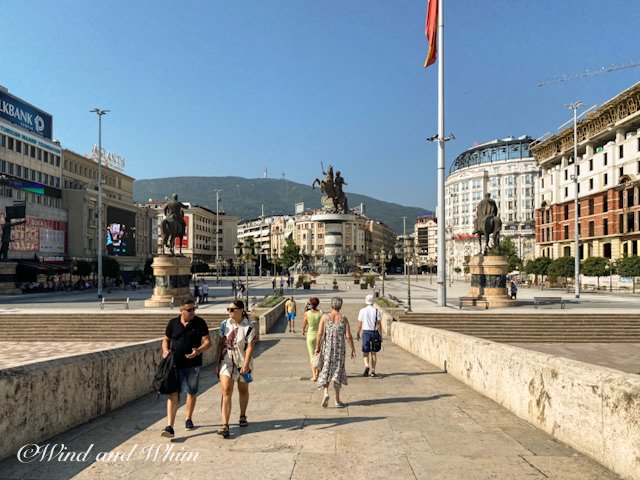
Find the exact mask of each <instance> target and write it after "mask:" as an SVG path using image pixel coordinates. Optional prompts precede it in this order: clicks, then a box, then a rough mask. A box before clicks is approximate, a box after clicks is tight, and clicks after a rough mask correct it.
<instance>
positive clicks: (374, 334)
mask: <svg viewBox="0 0 640 480" xmlns="http://www.w3.org/2000/svg"><path fill="white" fill-rule="evenodd" d="M374 338H380V333H379V332H378V331H377V330H363V331H362V353H370V352H373V350H371V340H373V339H374ZM373 353H375V352H373Z"/></svg>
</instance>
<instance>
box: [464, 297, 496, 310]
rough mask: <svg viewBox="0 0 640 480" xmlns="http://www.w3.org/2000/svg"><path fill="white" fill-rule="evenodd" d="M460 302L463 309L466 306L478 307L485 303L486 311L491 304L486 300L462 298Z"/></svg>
mask: <svg viewBox="0 0 640 480" xmlns="http://www.w3.org/2000/svg"><path fill="white" fill-rule="evenodd" d="M458 300H459V301H460V308H462V306H463V305H464V304H468V305H471V306H472V307H478V306H479V304H481V303H484V309H485V310H488V309H489V302H488V301H487V300H485V299H484V298H478V297H460V298H459V299H458Z"/></svg>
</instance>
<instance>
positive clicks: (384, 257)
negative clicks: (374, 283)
mask: <svg viewBox="0 0 640 480" xmlns="http://www.w3.org/2000/svg"><path fill="white" fill-rule="evenodd" d="M392 256H393V255H392V253H391V252H387V251H386V250H385V249H384V247H382V248H381V249H380V252H376V253H374V254H373V258H374V259H375V260H376V261H377V262H380V264H381V267H382V296H383V297H384V277H385V274H386V272H387V269H386V266H387V262H388V261H390V260H391V258H392Z"/></svg>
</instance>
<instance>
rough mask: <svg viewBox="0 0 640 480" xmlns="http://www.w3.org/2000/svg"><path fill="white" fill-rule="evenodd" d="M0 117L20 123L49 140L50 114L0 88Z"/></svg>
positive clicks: (50, 131) (50, 130)
mask: <svg viewBox="0 0 640 480" xmlns="http://www.w3.org/2000/svg"><path fill="white" fill-rule="evenodd" d="M0 118H4V119H6V120H9V121H10V122H11V123H15V124H16V125H20V126H21V127H22V128H26V129H27V130H31V131H32V132H34V133H38V134H40V135H42V136H43V137H46V138H48V139H50V140H51V135H52V133H53V132H52V123H53V119H52V117H51V115H49V114H48V113H45V112H43V111H42V110H39V109H37V108H35V107H32V106H31V105H29V104H27V103H24V102H23V101H21V100H19V99H17V98H16V97H14V96H13V95H10V94H8V93H7V92H3V91H1V90H0Z"/></svg>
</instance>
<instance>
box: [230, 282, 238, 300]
mask: <svg viewBox="0 0 640 480" xmlns="http://www.w3.org/2000/svg"><path fill="white" fill-rule="evenodd" d="M237 292H238V285H237V284H236V281H235V280H231V296H232V297H233V299H234V300H235V299H236V298H237V295H236V294H237Z"/></svg>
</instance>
